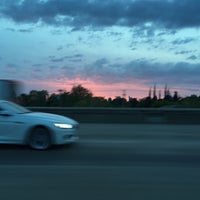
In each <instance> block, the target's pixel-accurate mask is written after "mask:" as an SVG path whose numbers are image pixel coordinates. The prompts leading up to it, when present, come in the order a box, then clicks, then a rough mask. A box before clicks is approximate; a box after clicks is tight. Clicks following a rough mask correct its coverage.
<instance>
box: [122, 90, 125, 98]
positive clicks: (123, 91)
mask: <svg viewBox="0 0 200 200" xmlns="http://www.w3.org/2000/svg"><path fill="white" fill-rule="evenodd" d="M122 97H123V98H124V99H126V90H122Z"/></svg>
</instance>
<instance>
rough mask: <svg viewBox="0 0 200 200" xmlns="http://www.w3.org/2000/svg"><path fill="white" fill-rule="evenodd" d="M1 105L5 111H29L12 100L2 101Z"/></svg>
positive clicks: (20, 112) (18, 112) (16, 112)
mask: <svg viewBox="0 0 200 200" xmlns="http://www.w3.org/2000/svg"><path fill="white" fill-rule="evenodd" d="M1 107H2V109H3V110H7V111H10V112H12V113H15V114H22V113H29V112H31V111H30V110H28V109H26V108H24V107H22V106H20V105H18V104H15V103H12V102H3V103H1Z"/></svg>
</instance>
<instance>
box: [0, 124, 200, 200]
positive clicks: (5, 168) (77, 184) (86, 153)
mask: <svg viewBox="0 0 200 200" xmlns="http://www.w3.org/2000/svg"><path fill="white" fill-rule="evenodd" d="M199 128H200V126H198V125H195V126H194V125H145V124H143V125H131V124H129V125H125V124H123V125H121V124H115V125H113V124H82V125H81V128H80V143H79V144H76V145H73V146H63V147H55V148H53V149H51V150H48V151H44V152H40V151H34V150H30V149H28V148H27V147H19V146H4V145H1V146H0V164H1V165H0V177H1V179H0V192H1V198H2V199H16V198H17V199H22V200H25V199H26V200H27V199H30V200H32V199H50V200H51V199H52V200H53V199H67V198H69V199H75V200H76V199H77V200H78V199H82V198H84V199H92V200H96V199H97V200H100V199H116V200H118V199H120V200H121V199H122V198H125V199H131V200H132V199H137V200H140V199H141V200H144V199H148V200H149V199H152V200H157V199H159V200H160V199H164V200H165V199H166V200H167V199H170V200H171V199H172V200H173V199H174V200H175V199H176V200H177V199H191V198H192V199H199V198H200V193H199V189H200V159H199V156H200V135H199Z"/></svg>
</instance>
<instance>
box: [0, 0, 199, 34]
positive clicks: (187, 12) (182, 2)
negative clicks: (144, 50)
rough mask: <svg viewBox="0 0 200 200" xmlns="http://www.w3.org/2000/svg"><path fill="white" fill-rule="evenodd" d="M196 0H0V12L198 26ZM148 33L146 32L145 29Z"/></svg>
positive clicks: (86, 22) (78, 24) (71, 21)
mask: <svg viewBox="0 0 200 200" xmlns="http://www.w3.org/2000/svg"><path fill="white" fill-rule="evenodd" d="M199 10H200V1H199V0H173V1H169V0H135V1H133V0H109V1H108V0H49V1H39V0H24V1H19V0H15V1H13V0H1V2H0V16H1V17H7V18H11V19H13V20H14V21H15V22H23V23H35V22H38V21H43V22H45V23H47V24H52V25H67V26H72V27H74V28H75V29H79V28H83V27H85V26H90V27H101V26H113V25H119V26H128V27H132V26H137V25H143V24H145V23H149V22H150V23H153V24H156V25H161V26H164V27H166V28H185V27H199V25H200V12H199ZM149 34H150V33H149Z"/></svg>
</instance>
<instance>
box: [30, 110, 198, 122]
mask: <svg viewBox="0 0 200 200" xmlns="http://www.w3.org/2000/svg"><path fill="white" fill-rule="evenodd" d="M29 109H30V110H32V111H37V112H47V113H53V114H59V115H63V116H68V117H71V118H73V119H75V120H77V121H78V122H80V123H133V124H142V123H145V124H200V109H182V108H173V109H161V108H159V109H153V108H62V107H29Z"/></svg>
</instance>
